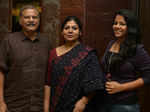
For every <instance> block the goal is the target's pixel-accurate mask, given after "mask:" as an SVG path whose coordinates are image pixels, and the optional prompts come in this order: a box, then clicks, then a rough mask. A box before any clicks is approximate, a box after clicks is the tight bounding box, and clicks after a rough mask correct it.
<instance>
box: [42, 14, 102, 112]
mask: <svg viewBox="0 0 150 112" xmlns="http://www.w3.org/2000/svg"><path fill="white" fill-rule="evenodd" d="M81 29H82V26H81V22H80V21H79V19H78V18H77V17H76V16H68V17H67V18H66V19H65V20H64V23H63V24H62V27H61V32H62V36H63V38H64V41H65V42H64V44H63V45H61V46H58V47H57V48H54V49H53V50H51V51H50V57H49V64H48V76H47V78H46V85H45V102H44V103H45V107H44V108H45V112H85V111H86V112H87V111H88V112H89V110H88V109H87V104H88V102H89V100H90V99H91V98H92V97H93V94H94V93H95V91H97V90H102V89H103V87H104V83H103V81H104V79H103V74H102V72H101V68H100V65H99V61H98V58H97V56H96V52H95V50H94V49H93V48H90V47H88V46H86V45H83V44H82V43H81V41H80V40H81V34H82V30H81ZM92 112H93V111H92Z"/></svg>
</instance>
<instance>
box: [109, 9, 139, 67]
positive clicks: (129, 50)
mask: <svg viewBox="0 0 150 112" xmlns="http://www.w3.org/2000/svg"><path fill="white" fill-rule="evenodd" d="M117 15H120V16H123V17H124V19H125V21H126V24H127V36H126V38H125V40H124V41H123V42H122V43H121V44H120V50H119V54H118V55H117V56H115V57H113V58H112V66H114V64H115V65H117V67H118V66H120V64H121V63H122V62H123V60H125V59H126V58H128V57H132V56H134V55H135V54H136V47H137V44H140V43H141V36H140V28H139V23H138V19H137V17H136V15H135V14H134V13H133V12H132V11H130V10H128V9H121V10H119V11H117V12H116V13H115V16H114V19H115V17H116V16H117Z"/></svg>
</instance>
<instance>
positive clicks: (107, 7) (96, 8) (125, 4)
mask: <svg viewBox="0 0 150 112" xmlns="http://www.w3.org/2000/svg"><path fill="white" fill-rule="evenodd" d="M133 1H134V2H133ZM85 3H86V5H85V6H86V12H85V13H86V14H85V15H86V17H85V18H86V23H85V35H86V36H85V39H84V42H85V43H87V44H89V45H90V46H92V47H94V48H96V49H97V51H98V54H99V56H100V57H101V56H102V55H103V53H104V50H105V48H106V45H107V44H108V42H109V41H110V40H111V39H112V19H113V15H114V12H115V11H116V10H119V9H121V8H128V9H133V10H135V8H136V0H132V2H131V0H126V1H122V0H115V2H114V1H113V0H94V1H92V0H86V1H85Z"/></svg>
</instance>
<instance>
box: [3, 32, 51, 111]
mask: <svg viewBox="0 0 150 112" xmlns="http://www.w3.org/2000/svg"><path fill="white" fill-rule="evenodd" d="M49 50H50V43H49V39H48V38H46V37H45V36H44V35H42V34H38V35H37V38H36V39H35V40H34V41H31V40H30V39H28V38H27V37H26V36H25V35H24V34H23V33H22V32H16V33H13V34H10V35H8V36H7V37H6V38H4V40H3V41H2V42H1V43H0V52H1V53H0V71H2V72H3V73H4V75H5V80H4V82H5V83H4V86H5V87H4V96H5V97H4V99H5V102H6V104H7V106H8V110H9V111H10V112H43V99H44V98H43V96H44V82H45V74H46V73H47V63H48V54H49Z"/></svg>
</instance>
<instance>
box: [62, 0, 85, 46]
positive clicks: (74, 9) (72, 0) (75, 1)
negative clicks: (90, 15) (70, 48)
mask: <svg viewBox="0 0 150 112" xmlns="http://www.w3.org/2000/svg"><path fill="white" fill-rule="evenodd" d="M60 4H61V8H60V9H61V12H60V20H61V23H62V22H63V21H64V18H65V17H66V16H77V17H78V18H79V19H80V20H81V22H82V23H84V0H61V1H60ZM83 26H84V24H83ZM83 30H84V29H83ZM63 42H64V41H63V38H62V37H61V36H60V44H62V43H63Z"/></svg>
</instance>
